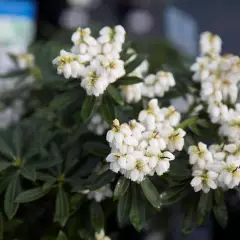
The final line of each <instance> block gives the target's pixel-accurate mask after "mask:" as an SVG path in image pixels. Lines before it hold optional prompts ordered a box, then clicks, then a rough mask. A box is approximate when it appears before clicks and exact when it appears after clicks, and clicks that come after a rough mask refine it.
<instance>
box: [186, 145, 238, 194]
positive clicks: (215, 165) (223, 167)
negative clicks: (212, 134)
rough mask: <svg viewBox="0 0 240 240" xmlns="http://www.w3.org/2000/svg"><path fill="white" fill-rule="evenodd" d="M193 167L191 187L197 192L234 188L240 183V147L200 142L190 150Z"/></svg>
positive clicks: (190, 160) (190, 161)
mask: <svg viewBox="0 0 240 240" xmlns="http://www.w3.org/2000/svg"><path fill="white" fill-rule="evenodd" d="M188 153H189V163H190V164H191V165H193V172H192V176H193V177H194V178H193V179H192V181H191V185H192V187H193V188H194V191H195V192H198V191H201V190H202V191H203V192H205V193H207V192H209V191H210V189H216V188H218V187H220V188H223V189H229V188H234V187H236V186H238V185H239V183H240V169H239V167H240V145H237V144H232V143H231V144H226V145H224V144H223V145H217V144H214V145H211V146H210V147H209V148H207V146H206V145H205V144H204V143H202V142H200V143H198V145H197V146H191V147H189V150H188Z"/></svg>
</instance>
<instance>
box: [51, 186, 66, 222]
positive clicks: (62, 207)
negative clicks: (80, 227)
mask: <svg viewBox="0 0 240 240" xmlns="http://www.w3.org/2000/svg"><path fill="white" fill-rule="evenodd" d="M68 217H69V201H68V196H67V194H66V192H65V191H64V189H63V188H62V187H61V186H60V187H59V189H58V194H57V199H56V209H55V215H54V221H55V222H59V223H60V225H61V226H62V227H64V226H65V224H66V222H67V220H68Z"/></svg>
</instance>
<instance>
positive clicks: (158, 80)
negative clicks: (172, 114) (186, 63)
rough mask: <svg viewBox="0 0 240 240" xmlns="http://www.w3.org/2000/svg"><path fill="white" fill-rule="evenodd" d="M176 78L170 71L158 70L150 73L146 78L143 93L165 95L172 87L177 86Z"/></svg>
mask: <svg viewBox="0 0 240 240" xmlns="http://www.w3.org/2000/svg"><path fill="white" fill-rule="evenodd" d="M175 84H176V83H175V80H174V77H173V75H172V73H170V72H163V71H160V72H157V74H150V75H148V76H147V77H146V78H145V79H144V83H143V87H142V95H143V96H145V97H149V98H153V97H163V96H164V94H165V93H166V92H168V91H169V89H170V88H171V87H174V86H175Z"/></svg>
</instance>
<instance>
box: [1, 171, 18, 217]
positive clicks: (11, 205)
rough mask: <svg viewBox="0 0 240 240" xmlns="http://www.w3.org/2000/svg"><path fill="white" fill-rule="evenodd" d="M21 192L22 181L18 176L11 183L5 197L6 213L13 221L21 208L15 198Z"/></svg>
mask: <svg viewBox="0 0 240 240" xmlns="http://www.w3.org/2000/svg"><path fill="white" fill-rule="evenodd" d="M19 192H20V179H19V175H18V174H16V175H15V176H14V177H13V178H12V180H11V182H10V183H9V185H8V187H7V190H6V193H5V196H4V211H5V213H6V215H7V217H8V219H12V218H13V217H14V216H15V214H16V212H17V210H18V207H19V204H18V203H16V202H15V198H16V196H17V195H18V193H19Z"/></svg>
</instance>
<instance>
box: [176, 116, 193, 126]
mask: <svg viewBox="0 0 240 240" xmlns="http://www.w3.org/2000/svg"><path fill="white" fill-rule="evenodd" d="M196 121H197V118H196V117H192V118H188V119H186V120H185V121H183V122H181V123H180V124H179V125H178V126H177V128H182V129H186V128H187V127H189V126H191V125H193V124H195V123H196Z"/></svg>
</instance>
